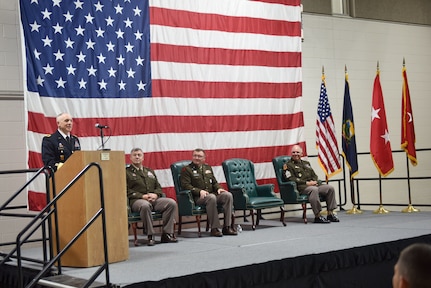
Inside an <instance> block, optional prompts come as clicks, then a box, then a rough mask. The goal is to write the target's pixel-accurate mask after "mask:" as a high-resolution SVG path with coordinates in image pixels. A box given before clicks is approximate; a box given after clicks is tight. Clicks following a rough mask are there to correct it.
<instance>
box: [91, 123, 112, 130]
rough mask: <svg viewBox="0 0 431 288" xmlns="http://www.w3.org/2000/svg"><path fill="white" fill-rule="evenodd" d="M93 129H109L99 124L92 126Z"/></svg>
mask: <svg viewBox="0 0 431 288" xmlns="http://www.w3.org/2000/svg"><path fill="white" fill-rule="evenodd" d="M94 127H96V128H99V129H103V128H109V126H107V125H101V124H99V123H96V125H94Z"/></svg>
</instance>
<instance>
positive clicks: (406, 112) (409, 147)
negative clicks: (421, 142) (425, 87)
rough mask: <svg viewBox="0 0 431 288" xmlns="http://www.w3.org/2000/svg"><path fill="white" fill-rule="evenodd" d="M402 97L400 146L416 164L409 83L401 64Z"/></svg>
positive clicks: (413, 163) (404, 68)
mask: <svg viewBox="0 0 431 288" xmlns="http://www.w3.org/2000/svg"><path fill="white" fill-rule="evenodd" d="M402 74H403V92H402V93H403V99H402V104H401V107H402V108H401V109H402V111H401V148H402V149H404V151H406V153H407V157H409V159H410V162H411V163H412V165H413V166H416V165H417V164H418V161H417V159H416V148H415V143H416V136H415V126H414V121H413V110H412V104H411V102H410V91H409V84H408V82H407V71H406V67H405V66H404V65H403V70H402Z"/></svg>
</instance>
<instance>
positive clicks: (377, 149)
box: [370, 70, 394, 176]
mask: <svg viewBox="0 0 431 288" xmlns="http://www.w3.org/2000/svg"><path fill="white" fill-rule="evenodd" d="M370 152H371V158H372V159H373V161H374V164H375V165H376V168H377V170H378V171H379V173H380V175H382V176H387V175H389V174H390V173H391V172H392V171H393V170H394V161H393V159H392V149H391V142H390V139H389V131H388V125H387V122H386V112H385V103H384V101H383V92H382V87H381V85H380V72H379V70H377V75H376V78H375V79H374V88H373V100H372V107H371V137H370Z"/></svg>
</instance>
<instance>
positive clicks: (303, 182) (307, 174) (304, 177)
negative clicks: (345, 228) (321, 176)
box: [283, 145, 340, 223]
mask: <svg viewBox="0 0 431 288" xmlns="http://www.w3.org/2000/svg"><path fill="white" fill-rule="evenodd" d="M301 157H302V148H301V146H299V145H295V146H293V147H292V155H291V158H290V160H289V161H287V162H286V163H285V164H284V166H283V178H284V180H285V181H294V182H296V186H297V187H298V190H299V193H301V194H307V195H308V199H309V202H310V205H311V208H312V209H313V213H314V217H315V218H314V223H331V222H340V220H339V219H338V218H337V216H335V215H334V213H333V211H334V209H335V208H337V202H336V200H335V193H334V187H332V186H331V185H328V184H321V181H319V180H318V177H317V175H316V173H315V172H314V170H313V168H311V165H310V162H308V161H304V160H302V159H301ZM319 195H324V196H325V198H326V205H327V209H328V216H327V218H325V217H323V216H322V215H321V214H320V212H321V211H322V205H321V204H320V199H319Z"/></svg>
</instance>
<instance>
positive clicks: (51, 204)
mask: <svg viewBox="0 0 431 288" xmlns="http://www.w3.org/2000/svg"><path fill="white" fill-rule="evenodd" d="M91 167H96V168H97V169H98V176H99V188H100V209H98V211H97V212H96V213H95V214H94V215H93V216H92V217H91V219H90V220H89V221H88V222H87V223H86V224H85V225H84V226H83V227H82V228H81V230H80V231H79V232H78V233H77V234H76V235H75V236H74V237H73V238H72V240H71V241H70V242H69V243H67V244H66V246H65V247H64V248H63V249H62V250H61V251H60V248H59V247H60V244H59V234H58V230H59V229H58V218H57V202H58V201H59V199H60V198H61V197H63V195H65V193H66V192H67V191H68V190H69V188H70V187H72V186H73V185H74V184H75V183H76V181H78V180H79V179H80V178H81V177H82V176H83V175H84V174H85V173H86V172H87V171H88V170H89V169H90V168H91ZM35 171H36V172H37V174H38V175H40V174H41V173H45V175H48V176H47V177H48V178H49V174H50V175H51V182H52V183H53V185H52V187H53V192H52V195H53V199H52V200H49V194H50V193H48V192H49V190H50V188H49V179H48V180H47V181H46V185H47V187H46V188H47V201H48V204H47V205H46V206H45V208H44V209H42V210H41V211H40V212H39V213H38V214H36V215H34V216H33V220H31V221H30V222H29V223H28V224H27V226H26V227H25V228H24V229H23V230H22V231H21V232H20V233H19V234H18V235H17V238H16V242H15V243H14V244H16V246H15V248H14V249H13V250H12V251H11V252H10V253H9V254H8V255H6V257H5V258H4V259H3V261H2V262H0V265H2V264H3V263H5V262H6V261H7V260H8V259H10V258H14V257H13V254H15V253H16V259H17V267H18V276H19V279H18V281H19V287H24V283H23V282H24V281H23V271H22V268H23V267H22V261H31V262H35V263H42V264H43V267H44V268H43V269H42V270H41V271H40V272H39V273H38V274H37V275H36V276H35V277H34V278H33V279H32V281H31V282H30V283H28V284H27V285H26V286H25V287H26V288H30V287H33V286H35V285H36V284H37V283H38V281H39V280H40V279H41V278H42V277H43V276H45V275H46V274H47V272H48V271H49V270H50V269H51V268H52V267H53V266H54V264H55V263H57V268H58V273H59V274H61V256H63V255H64V253H66V252H67V250H68V249H69V248H70V247H71V246H72V245H73V244H74V243H75V242H76V241H77V240H78V239H79V237H81V236H82V235H83V234H84V232H85V231H87V229H88V228H89V227H90V226H91V225H92V224H93V223H94V222H95V221H96V220H97V219H98V218H99V217H101V220H102V233H103V250H104V259H105V263H104V264H102V265H101V266H100V267H99V268H98V269H97V270H96V272H95V273H94V274H93V275H92V276H91V277H90V279H89V280H88V281H87V282H86V284H84V286H83V287H84V288H86V287H89V286H90V285H91V284H92V283H93V282H94V281H95V280H96V279H97V277H98V276H99V275H100V274H101V273H102V272H103V271H105V278H106V286H107V287H108V286H109V285H110V284H109V282H110V280H109V259H108V248H107V247H108V244H107V238H106V216H105V203H104V189H103V176H102V169H101V167H100V165H99V164H98V163H96V162H92V163H90V164H88V165H87V166H85V168H84V169H83V170H82V171H81V172H79V173H78V174H77V175H76V176H75V178H73V179H72V181H71V182H69V184H67V185H66V187H64V188H63V190H62V191H60V192H59V193H58V195H57V194H56V191H55V177H54V175H55V174H54V173H53V171H52V170H51V173H48V172H47V171H46V169H45V168H41V169H39V170H34V169H29V170H10V171H0V174H8V173H27V172H35ZM38 175H37V176H38ZM37 176H34V177H32V179H31V180H30V181H28V182H27V183H26V184H25V185H24V187H23V188H21V189H20V190H19V191H17V192H16V193H15V194H14V195H12V197H11V198H9V199H8V200H7V201H6V202H5V204H3V205H2V206H1V207H0V215H3V216H17V215H20V216H21V214H14V213H3V212H1V211H2V210H9V209H14V208H16V207H7V205H8V204H10V203H11V202H12V201H13V200H14V199H15V198H16V197H17V196H18V195H19V194H20V193H21V192H22V191H23V190H24V189H25V188H26V187H28V185H29V184H30V183H31V182H32V181H34V180H35V179H36V178H37ZM19 207H20V208H22V206H19ZM52 215H53V216H54V222H55V223H54V225H55V227H56V228H55V232H56V237H55V239H56V242H55V243H52V241H51V240H52V237H51V236H52V232H51V229H48V230H49V232H48V233H49V241H50V245H49V247H50V255H51V258H50V260H49V261H47V256H46V254H47V252H46V237H45V235H46V222H47V221H48V226H49V227H52V226H51V222H50V221H51V219H52ZM39 228H42V231H43V239H42V241H43V243H44V245H43V249H44V252H43V254H44V261H40V260H39V261H38V260H37V259H31V258H27V257H23V256H22V255H21V246H22V245H23V244H24V243H28V242H30V241H32V240H29V238H30V237H31V236H32V235H33V234H34V233H35V232H36V231H38V229H39ZM33 241H34V240H33ZM54 245H55V247H56V248H55V250H56V252H57V253H56V256H55V257H52V255H53V246H54Z"/></svg>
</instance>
